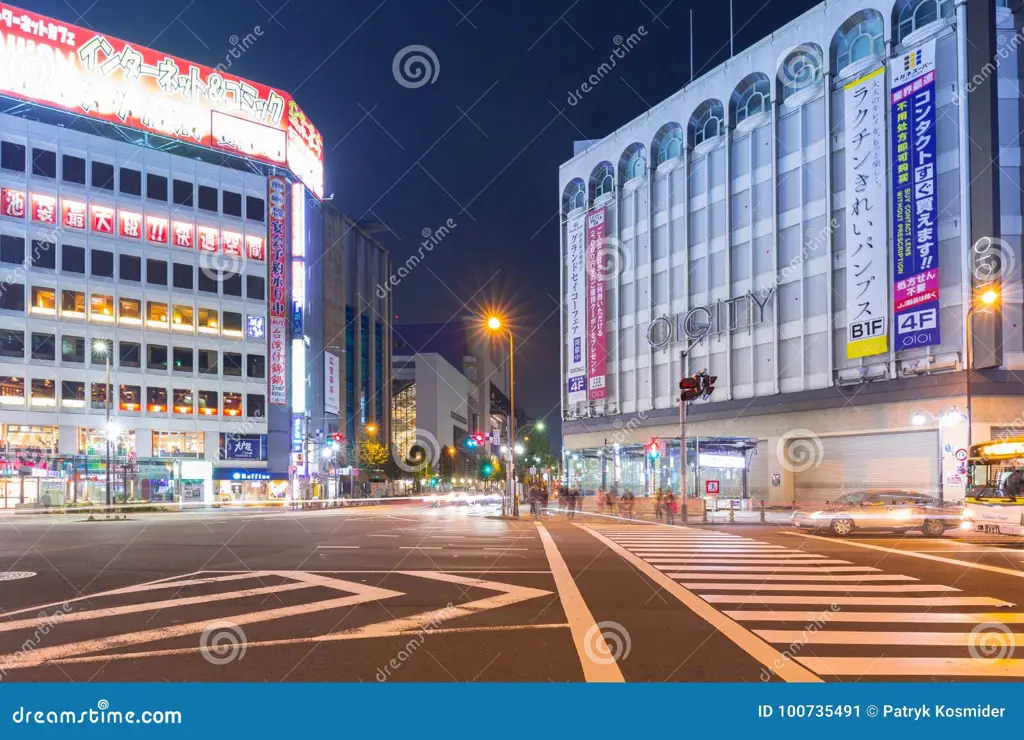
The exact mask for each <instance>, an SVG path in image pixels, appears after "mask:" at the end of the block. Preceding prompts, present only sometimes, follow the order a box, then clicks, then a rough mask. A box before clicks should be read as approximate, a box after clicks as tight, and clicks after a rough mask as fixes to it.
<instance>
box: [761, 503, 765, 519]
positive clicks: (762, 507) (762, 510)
mask: <svg viewBox="0 0 1024 740" xmlns="http://www.w3.org/2000/svg"><path fill="white" fill-rule="evenodd" d="M761 521H762V522H763V521H765V518H764V501H762V502H761Z"/></svg>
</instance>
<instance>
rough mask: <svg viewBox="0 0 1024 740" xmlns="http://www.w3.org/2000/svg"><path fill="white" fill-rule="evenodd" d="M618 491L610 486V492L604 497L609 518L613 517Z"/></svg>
mask: <svg viewBox="0 0 1024 740" xmlns="http://www.w3.org/2000/svg"><path fill="white" fill-rule="evenodd" d="M617 494H618V491H616V490H615V486H612V490H610V491H608V495H607V496H606V497H605V503H606V504H607V505H608V514H609V516H612V517H614V516H615V509H616V504H617V503H618V498H619V497H618V495H617Z"/></svg>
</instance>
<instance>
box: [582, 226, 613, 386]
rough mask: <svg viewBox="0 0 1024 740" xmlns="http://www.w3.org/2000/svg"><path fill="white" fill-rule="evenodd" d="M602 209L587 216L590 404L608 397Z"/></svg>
mask: <svg viewBox="0 0 1024 740" xmlns="http://www.w3.org/2000/svg"><path fill="white" fill-rule="evenodd" d="M605 217H606V209H605V208H598V209H597V210H595V211H591V212H590V213H589V214H587V331H588V341H587V378H588V381H589V385H588V393H587V397H588V398H589V400H591V401H601V400H603V399H605V398H608V387H607V384H606V382H605V366H606V364H607V363H606V360H607V348H606V347H605V335H604V326H605V306H604V298H605V286H604V280H605V276H604V269H603V267H604V240H605V223H606V218H605Z"/></svg>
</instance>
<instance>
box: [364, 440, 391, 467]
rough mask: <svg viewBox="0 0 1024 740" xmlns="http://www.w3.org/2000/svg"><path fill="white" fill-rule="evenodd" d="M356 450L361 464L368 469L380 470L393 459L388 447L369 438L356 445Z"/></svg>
mask: <svg viewBox="0 0 1024 740" xmlns="http://www.w3.org/2000/svg"><path fill="white" fill-rule="evenodd" d="M356 450H357V455H358V457H359V464H360V465H365V466H366V467H368V468H379V467H380V466H382V465H384V464H385V463H386V462H387V461H388V459H390V457H391V455H390V453H389V452H388V448H387V446H386V445H383V444H381V443H380V442H378V441H377V440H375V439H371V438H369V437H367V438H364V439H362V440H360V441H359V442H358V443H357V445H356Z"/></svg>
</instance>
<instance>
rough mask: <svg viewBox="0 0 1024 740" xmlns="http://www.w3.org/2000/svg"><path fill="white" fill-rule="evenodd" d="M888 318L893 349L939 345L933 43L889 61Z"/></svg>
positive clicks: (932, 41) (930, 42)
mask: <svg viewBox="0 0 1024 740" xmlns="http://www.w3.org/2000/svg"><path fill="white" fill-rule="evenodd" d="M889 74H890V76H891V81H892V84H891V90H892V94H891V97H892V161H893V167H892V175H893V188H892V236H893V265H892V280H893V319H894V324H895V336H894V337H893V346H894V347H895V348H896V349H897V350H901V349H909V348H911V347H925V346H928V345H931V344H940V339H939V227H938V224H937V223H936V221H937V219H936V214H937V209H936V192H935V182H936V175H937V173H936V171H935V40H934V39H932V40H931V41H929V42H928V43H926V44H925V45H924V46H922V47H921V48H919V49H915V50H914V51H911V52H909V53H908V54H903V55H901V56H899V57H897V58H895V59H890V60H889Z"/></svg>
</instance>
